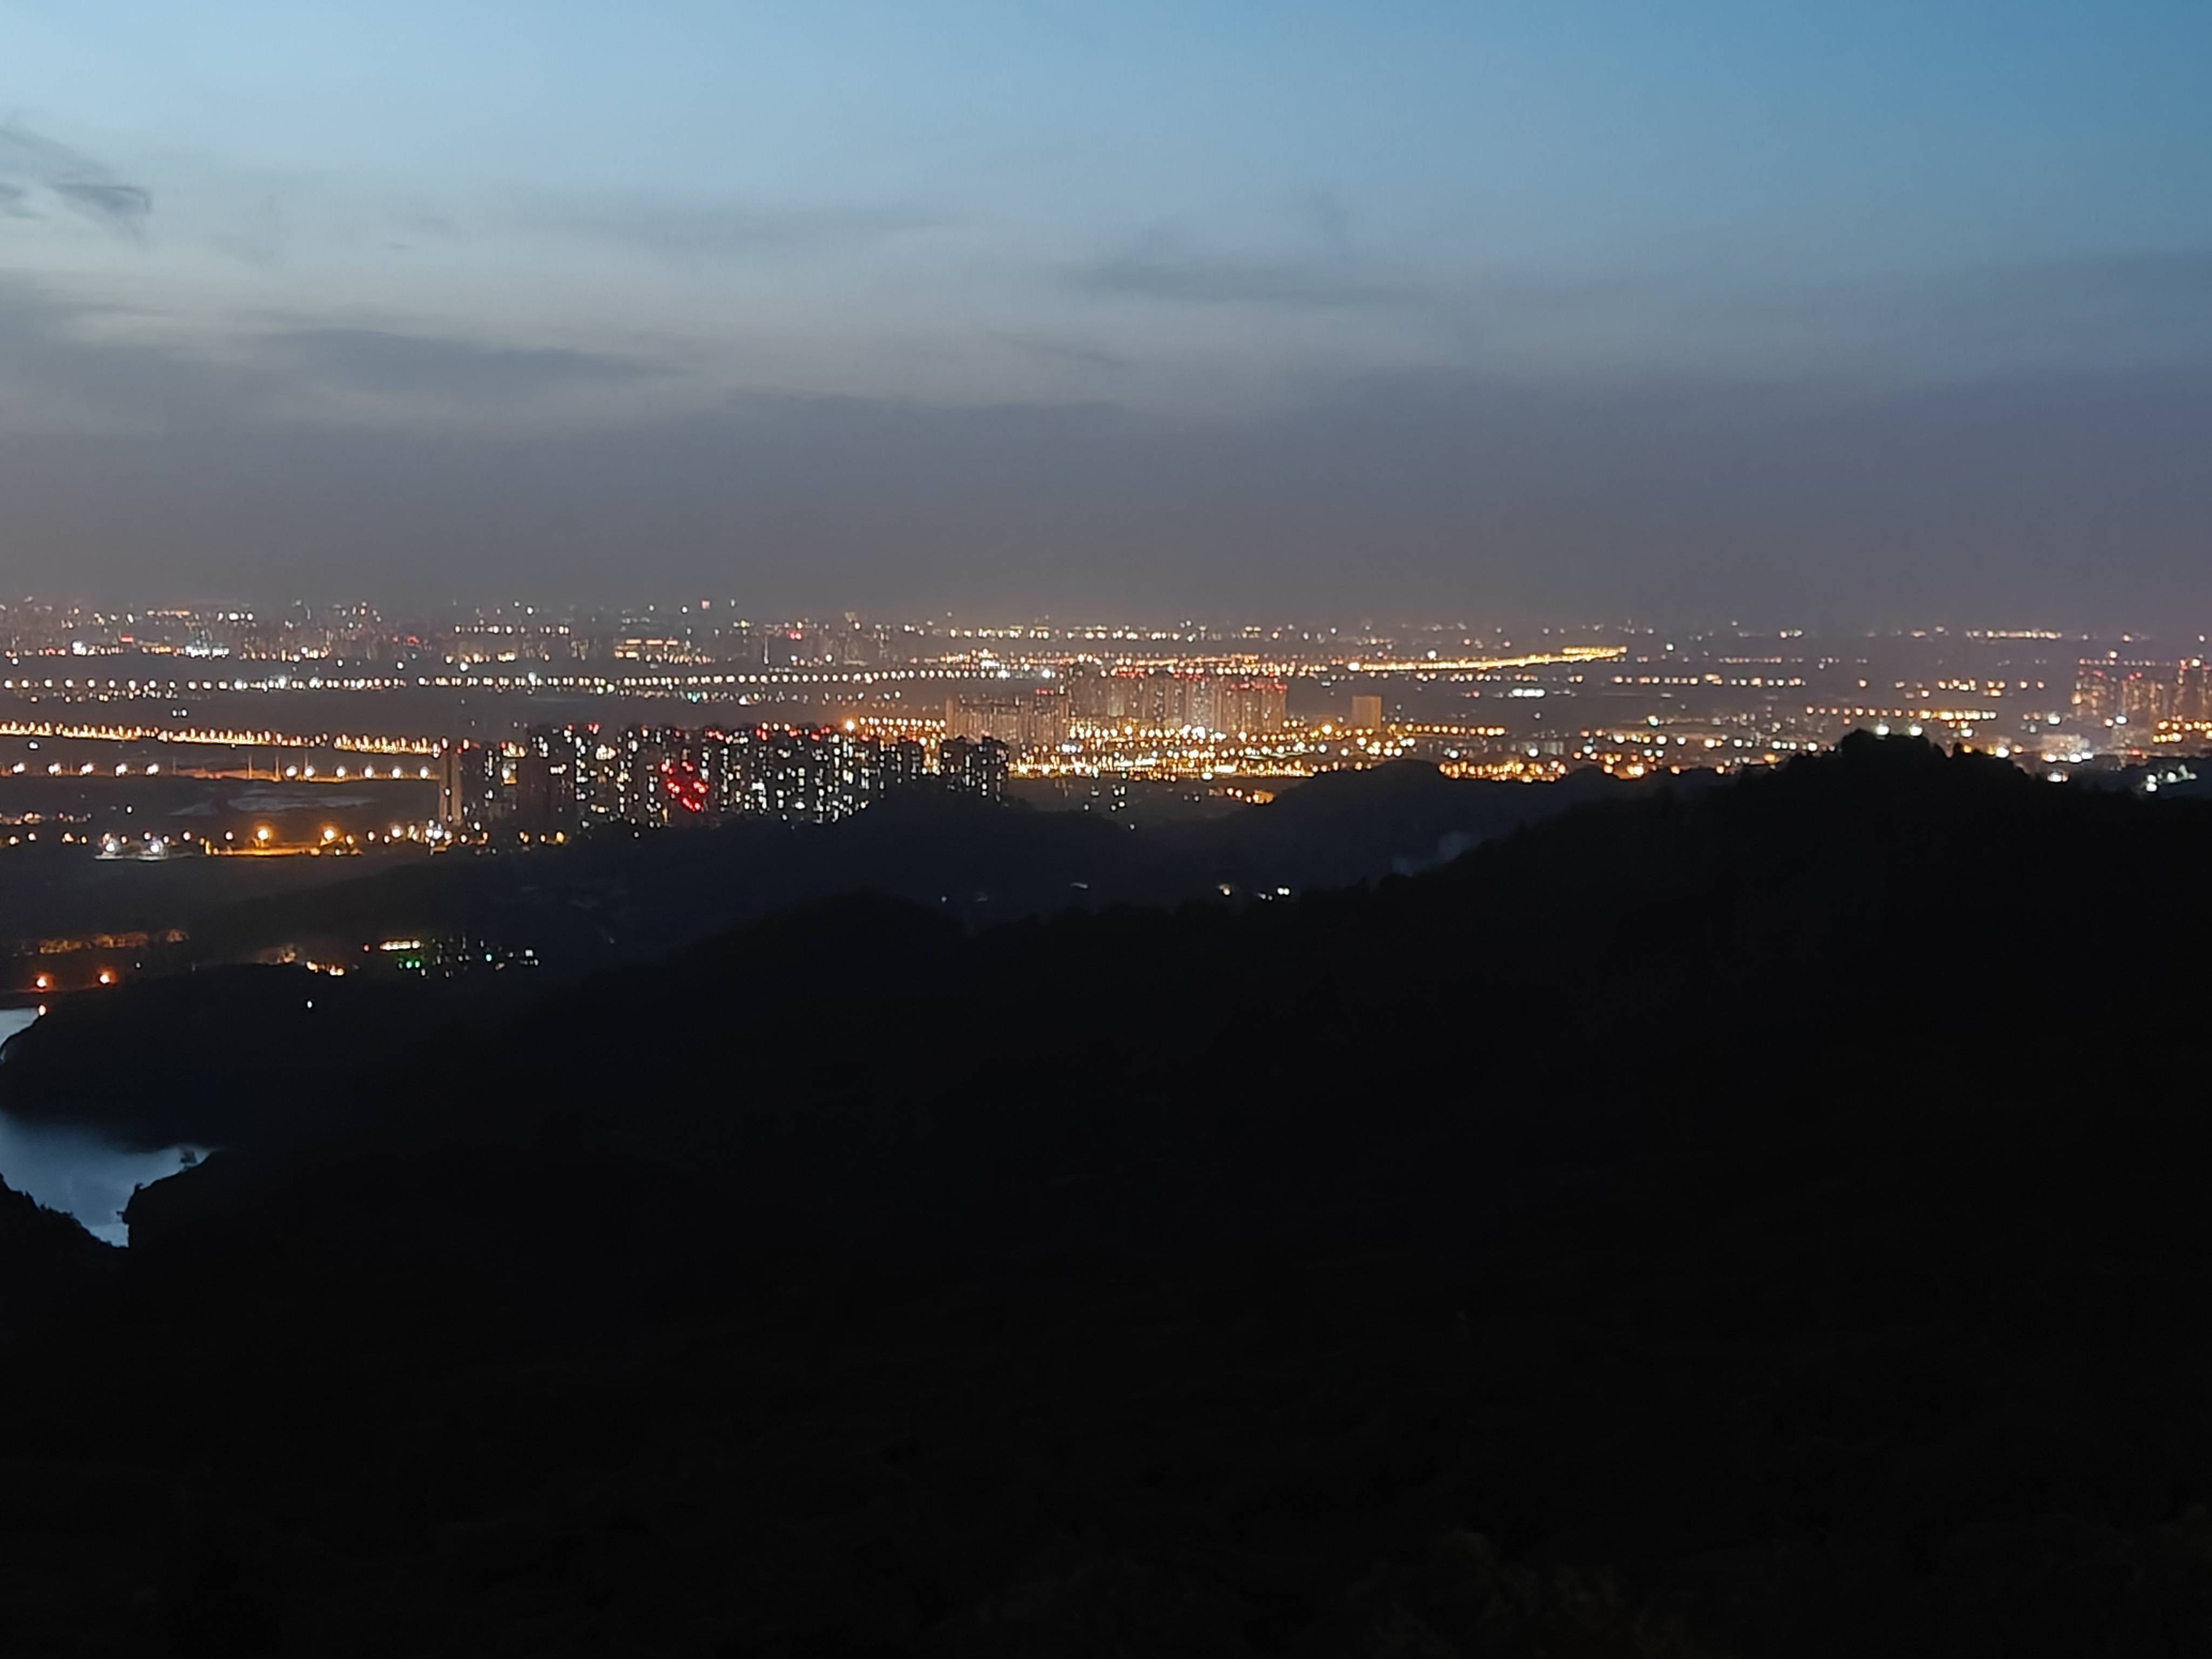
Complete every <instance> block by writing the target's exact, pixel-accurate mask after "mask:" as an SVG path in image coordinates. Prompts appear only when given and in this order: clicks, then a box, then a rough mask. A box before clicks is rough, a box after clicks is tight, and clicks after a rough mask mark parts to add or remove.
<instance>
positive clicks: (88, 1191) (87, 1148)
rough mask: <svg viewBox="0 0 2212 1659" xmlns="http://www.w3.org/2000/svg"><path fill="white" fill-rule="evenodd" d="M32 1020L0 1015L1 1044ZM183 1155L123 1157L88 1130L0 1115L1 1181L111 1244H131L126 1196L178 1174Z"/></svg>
mask: <svg viewBox="0 0 2212 1659" xmlns="http://www.w3.org/2000/svg"><path fill="white" fill-rule="evenodd" d="M38 1017H39V1016H38V1011H37V1010H36V1009H33V1008H0V1042H6V1041H7V1040H8V1039H9V1037H11V1036H15V1033H16V1032H18V1031H20V1030H22V1029H23V1028H24V1027H25V1026H27V1025H28V1024H30V1023H31V1022H32V1021H33V1020H34V1019H36V1018H38ZM193 1150H194V1152H195V1153H197V1152H199V1151H200V1150H202V1149H199V1148H194V1149H193ZM184 1151H185V1149H184V1148H183V1147H181V1146H171V1147H168V1148H167V1149H166V1150H163V1151H160V1152H136V1151H129V1150H125V1148H122V1147H118V1146H113V1145H112V1144H110V1143H109V1142H108V1141H107V1140H106V1139H103V1138H102V1137H101V1136H100V1135H98V1134H95V1133H93V1132H91V1131H89V1130H86V1129H78V1128H72V1127H69V1126H67V1125H57V1124H51V1123H38V1122H30V1121H25V1120H23V1119H21V1118H17V1117H13V1116H10V1115H9V1114H8V1113H6V1112H0V1181H5V1182H7V1183H8V1184H9V1186H10V1187H13V1188H15V1190H16V1191H17V1192H19V1193H28V1194H30V1195H31V1196H32V1197H33V1198H35V1199H37V1200H39V1202H40V1203H41V1204H43V1205H45V1206H46V1207H47V1208H48V1209H50V1210H64V1211H67V1212H69V1213H70V1215H73V1216H75V1217H76V1218H77V1219H78V1220H79V1221H81V1222H82V1223H83V1224H84V1226H85V1230H86V1231H88V1232H90V1233H91V1234H92V1235H93V1237H95V1238H104V1239H106V1241H107V1242H108V1243H111V1244H127V1243H130V1242H131V1230H130V1229H129V1228H128V1227H125V1225H123V1218H122V1210H123V1206H125V1204H128V1203H129V1202H130V1201H131V1192H132V1191H133V1189H135V1188H138V1187H142V1186H144V1185H146V1184H147V1183H149V1182H155V1181H159V1180H161V1178H162V1177H163V1176H173V1175H174V1174H176V1173H177V1171H178V1170H179V1169H181V1168H183V1167H184V1164H183V1161H182V1160H183V1153H184Z"/></svg>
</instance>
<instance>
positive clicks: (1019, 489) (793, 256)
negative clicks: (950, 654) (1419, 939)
mask: <svg viewBox="0 0 2212 1659" xmlns="http://www.w3.org/2000/svg"><path fill="white" fill-rule="evenodd" d="M2208 82H2212V6H2208V5H2206V4H2204V3H2203V0H2119V3H2112V4H2105V5H2091V4H2088V3H2086V0H2075V3H2057V0H2003V3H1996V0H1956V3H1954V0H1855V3H1852V4H1850V5H1848V6H1844V5H1820V6H1807V5H1778V4H1774V3H1771V0H1679V3H1675V4H1672V5H1657V4H1653V3H1650V0H1611V3H1598V0H1544V3H1534V0H1528V3H1517V4H1498V3H1482V0H1453V3H1431V0H1396V3H1392V0H1366V3H1340V0H1326V3H1323V0H1273V3H1267V4H1260V3H1244V0H1236V3H1230V0H1214V3H1206V0H1182V3H1154V0H1118V3H1113V4H1105V3H1095V0H1084V3H1073V0H1033V3H993V0H932V3H928V4H917V3H913V0H902V3H888V0H886V3H859V0H808V3H805V4H803V5H801V4H791V3H783V4H765V3H753V0H698V3H689V0H631V3H624V4H621V5H617V4H614V3H611V0H600V3H585V0H531V3H520V0H470V3H466V4H456V3H453V0H435V3H434V0H382V3H379V4H375V5H369V4H366V3H362V4H352V5H344V6H337V5H316V6H307V5H301V4H299V3H297V0H290V3H280V0H197V3H193V4H191V5H179V4H176V3H174V0H161V3H155V0H0V592H5V593H8V594H10V595H14V594H21V593H23V592H39V593H40V594H42V595H44V594H49V593H51V594H54V595H57V596H60V595H71V596H82V597H88V598H111V599H137V600H140V601H142V602H143V601H151V600H155V599H207V598H217V597H228V596H237V597H240V598H245V599H258V600H269V599H281V598H285V597H290V596H295V595H305V596H310V597H337V596H341V595H355V594H359V595H364V596H367V597H370V598H373V599H379V600H381V601H383V602H386V603H387V604H392V605H409V604H429V603H434V602H444V601H447V600H449V599H460V600H469V601H476V600H483V599H495V598H501V597H505V596H510V595H518V594H522V595H528V596H531V597H533V598H538V599H549V600H553V601H562V600H571V599H574V600H606V599H647V598H655V597H659V598H678V597H690V596H695V595H700V594H712V595H715V596H717V597H732V598H736V599H738V600H740V602H741V603H743V604H744V605H748V606H755V607H757V608H759V609H761V610H763V611H769V610H775V609H777V608H784V609H799V608H812V609H829V608H844V607H854V608H860V609H863V610H874V611H884V610H891V611H896V610H902V609H903V610H908V611H929V610H937V611H942V610H945V609H946V608H948V607H953V608H960V609H963V610H966V611H976V610H982V611H989V612H991V613H993V614H994V615H999V616H1009V617H1010V616H1017V615H1022V614H1028V613H1031V612H1042V611H1052V612H1054V613H1058V614H1067V613H1070V612H1074V611H1091V612H1101V613H1112V614H1115V615H1146V616H1158V615H1162V614H1169V615H1172V614H1175V613H1176V612H1178V611H1186V610H1188V611H1212V612H1217V613H1218V612H1234V613H1238V614H1243V615H1255V616H1257V615H1267V616H1285V615H1307V616H1314V615H1321V614H1334V615H1339V616H1355V617H1356V616H1361V615H1376V616H1383V615H1390V616H1413V615H1417V614H1429V615H1435V616H1446V617H1457V616H1499V615H1510V614H1519V615H1528V616H1543V617H1559V618H1562V619H1565V618H1595V617H1621V616H1624V615H1630V614H1633V615H1635V616H1638V617H1649V618H1652V619H1655V620H1656V619H1665V620H1674V619H1681V620H1696V619H1712V620H1721V621H1725V620H1727V619H1729V617H1743V618H1745V619H1747V620H1757V621H1759V622H1774V623H1796V624H1798V625H1814V626H1820V625H1829V624H1842V623H1850V624H1869V625H1871V624H1885V623H1904V622H1912V621H1923V620H1924V621H1930V622H1934V621H1946V620H1948V621H1954V622H1961V623H1990V624H2004V623H2010V624H2021V623H2045V622H2047V623H2052V624H2054V625H2081V626H2107V625H2116V624H2117V625H2134V626H2145V627H2154V628H2160V629H2176V628H2182V627H2185V628H2187V629H2190V630H2191V631H2194V630H2197V629H2204V628H2207V627H2212V96H2208V94H2207V92H2206V88H2207V85H2208Z"/></svg>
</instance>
